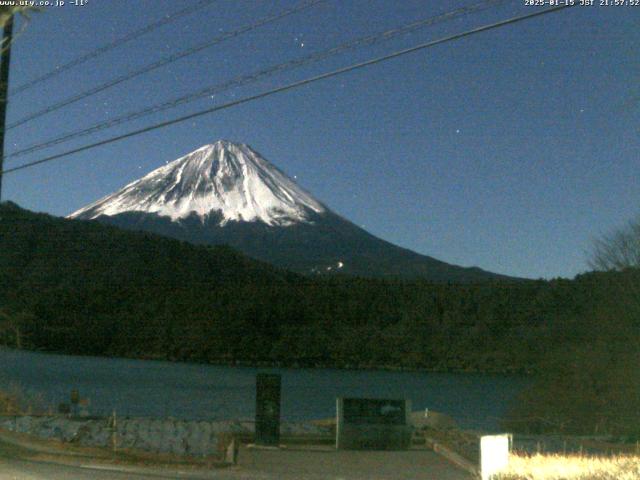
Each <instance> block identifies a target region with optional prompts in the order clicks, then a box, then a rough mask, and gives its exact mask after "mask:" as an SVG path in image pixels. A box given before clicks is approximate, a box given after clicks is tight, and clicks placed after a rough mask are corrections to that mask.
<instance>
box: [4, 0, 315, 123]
mask: <svg viewBox="0 0 640 480" xmlns="http://www.w3.org/2000/svg"><path fill="white" fill-rule="evenodd" d="M325 1H326V0H307V1H304V2H302V3H300V4H298V5H296V6H295V7H292V8H289V9H287V10H284V11H282V12H281V13H278V14H276V15H269V16H266V17H263V18H262V19H260V20H258V21H257V22H255V23H252V24H249V25H245V26H242V27H240V28H238V29H236V30H233V31H231V32H227V33H223V34H222V35H219V36H217V37H215V38H213V39H212V40H209V41H207V42H204V43H201V44H199V45H196V46H195V47H191V48H188V49H186V50H182V51H181V52H178V53H174V54H173V55H169V56H167V57H164V58H162V59H160V60H158V61H156V62H154V63H151V64H148V65H145V66H144V67H142V68H139V69H138V70H134V71H133V72H130V73H127V74H125V75H121V76H119V77H117V78H115V79H113V80H110V81H108V82H106V83H103V84H102V85H98V86H97V87H94V88H91V89H89V90H85V91H84V92H81V93H78V94H77V95H73V96H72V97H68V98H66V99H64V100H62V101H60V102H58V103H54V104H53V105H50V106H48V107H45V108H43V109H42V110H39V111H37V112H35V113H32V114H30V115H27V116H26V117H23V118H21V119H20V120H17V121H15V122H13V123H11V124H9V125H8V126H7V127H6V130H11V129H13V128H15V127H18V126H20V125H23V124H25V123H27V122H30V121H31V120H35V119H36V118H39V117H41V116H43V115H46V114H48V113H51V112H55V111H56V110H59V109H61V108H63V107H66V106H68V105H71V104H72V103H75V102H77V101H79V100H82V99H84V98H87V97H90V96H92V95H95V94H97V93H100V92H102V91H104V90H107V89H109V88H111V87H114V86H116V85H118V84H120V83H123V82H126V81H128V80H131V79H133V78H136V77H139V76H140V75H143V74H145V73H149V72H151V71H153V70H156V69H158V68H160V67H164V66H165V65H169V64H170V63H173V62H175V61H177V60H180V59H182V58H185V57H188V56H190V55H193V54H195V53H198V52H200V51H202V50H204V49H206V48H209V47H212V46H213V45H217V44H219V43H222V42H223V41H225V40H228V39H230V38H235V37H238V36H240V35H242V34H244V33H247V32H250V31H252V30H255V29H257V28H259V27H262V26H264V25H268V24H269V23H273V22H275V21H277V20H280V19H282V18H284V17H287V16H289V15H292V14H294V13H297V12H300V11H302V10H305V9H307V8H310V7H313V6H315V5H317V4H319V3H323V2H325Z"/></svg>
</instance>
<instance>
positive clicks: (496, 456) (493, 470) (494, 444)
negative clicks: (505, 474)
mask: <svg viewBox="0 0 640 480" xmlns="http://www.w3.org/2000/svg"><path fill="white" fill-rule="evenodd" d="M511 444H512V435H511V434H504V435H484V436H482V437H480V476H481V477H482V480H491V478H492V477H493V476H494V475H495V474H497V473H499V472H501V471H503V470H505V469H506V468H507V467H508V466H509V452H510V450H511Z"/></svg>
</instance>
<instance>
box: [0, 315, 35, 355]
mask: <svg viewBox="0 0 640 480" xmlns="http://www.w3.org/2000/svg"><path fill="white" fill-rule="evenodd" d="M33 321H34V316H33V315H32V314H30V313H26V312H19V313H15V314H9V313H6V312H5V311H3V310H0V339H1V338H2V337H8V338H10V339H11V340H12V343H13V344H14V345H15V347H16V348H17V349H21V348H22V347H23V346H24V340H25V336H26V331H28V330H29V328H30V326H31V325H32V323H33Z"/></svg>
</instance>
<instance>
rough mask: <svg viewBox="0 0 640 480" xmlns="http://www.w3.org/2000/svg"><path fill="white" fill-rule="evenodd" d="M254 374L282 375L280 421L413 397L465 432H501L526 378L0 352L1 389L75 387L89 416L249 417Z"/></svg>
mask: <svg viewBox="0 0 640 480" xmlns="http://www.w3.org/2000/svg"><path fill="white" fill-rule="evenodd" d="M257 372H269V373H279V374H281V375H282V417H283V419H284V420H291V421H298V420H310V419H316V418H326V417H331V416H333V415H335V399H336V397H338V396H355V397H371V398H408V399H410V400H411V401H412V404H413V409H414V410H423V409H425V408H429V409H431V410H435V411H440V412H443V413H447V414H448V415H451V416H452V417H454V418H455V419H456V420H457V421H458V423H459V424H460V425H461V426H463V427H467V428H480V429H485V430H496V429H497V428H498V419H499V418H500V416H501V415H502V414H503V413H504V412H505V410H506V409H507V407H508V404H509V402H511V401H512V400H513V399H514V398H515V396H516V395H517V393H518V392H519V391H521V390H522V388H524V387H525V386H526V385H527V384H528V383H529V380H528V379H526V378H523V377H520V376H511V375H481V374H445V373H420V372H388V371H372V370H360V371H357V370H336V369H285V368H283V369H279V368H260V369H258V368H247V367H223V366H211V365H198V364H188V363H173V362H162V361H149V360H128V359H118V358H99V357H75V356H68V355H55V354H45V353H35V352H23V351H16V350H10V349H4V348H0V387H7V386H9V385H19V386H20V387H21V389H22V390H24V391H27V392H37V393H39V394H41V395H42V396H43V397H44V398H45V400H47V401H49V402H50V403H51V404H52V405H57V404H58V403H60V402H67V401H68V398H69V393H70V391H71V390H72V389H73V388H77V389H78V390H79V391H80V395H81V397H86V398H89V399H90V402H91V407H90V411H91V413H96V414H104V413H107V412H111V411H112V410H113V409H116V411H117V412H118V414H120V415H130V416H154V417H156V416H172V417H175V418H184V419H250V418H252V417H253V416H254V413H255V375H256V373H257Z"/></svg>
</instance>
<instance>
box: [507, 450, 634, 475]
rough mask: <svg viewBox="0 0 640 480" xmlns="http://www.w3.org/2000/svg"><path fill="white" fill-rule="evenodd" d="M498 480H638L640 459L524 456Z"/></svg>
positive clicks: (515, 457) (513, 461)
mask: <svg viewBox="0 0 640 480" xmlns="http://www.w3.org/2000/svg"><path fill="white" fill-rule="evenodd" d="M495 478H496V480H639V479H640V456H637V455H616V456H611V457H595V456H584V455H559V454H558V455H544V454H536V455H522V454H513V455H511V456H510V458H509V469H508V470H507V471H506V472H504V473H502V474H500V475H498V476H496V477H495Z"/></svg>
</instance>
